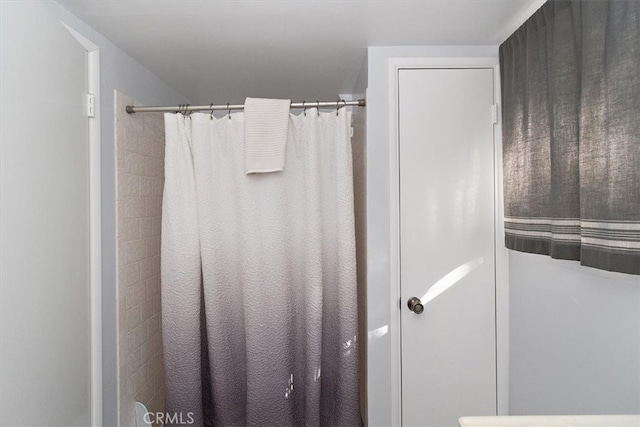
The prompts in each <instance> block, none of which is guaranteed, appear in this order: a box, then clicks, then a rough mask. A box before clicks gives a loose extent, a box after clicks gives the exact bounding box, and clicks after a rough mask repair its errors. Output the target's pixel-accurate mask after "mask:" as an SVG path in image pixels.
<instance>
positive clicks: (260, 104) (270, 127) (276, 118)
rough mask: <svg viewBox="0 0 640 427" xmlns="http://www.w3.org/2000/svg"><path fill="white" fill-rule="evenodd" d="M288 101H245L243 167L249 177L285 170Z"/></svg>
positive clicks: (254, 99) (258, 99) (289, 101)
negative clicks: (252, 174)
mask: <svg viewBox="0 0 640 427" xmlns="http://www.w3.org/2000/svg"><path fill="white" fill-rule="evenodd" d="M290 105H291V100H289V99H263V98H247V99H246V100H245V101H244V168H245V172H246V173H247V174H250V173H267V172H279V171H283V170H284V160H285V156H284V154H285V149H286V146H287V135H288V133H289V106H290Z"/></svg>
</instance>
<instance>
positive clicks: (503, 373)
mask: <svg viewBox="0 0 640 427" xmlns="http://www.w3.org/2000/svg"><path fill="white" fill-rule="evenodd" d="M388 64H389V68H388V72H389V77H388V78H389V103H390V104H389V192H390V194H389V203H390V206H389V213H390V219H391V221H390V225H391V229H390V239H389V240H390V247H389V254H390V257H389V258H390V259H389V264H390V266H389V267H390V275H389V291H390V298H389V302H390V304H391V307H390V313H391V316H390V321H389V334H390V338H391V389H392V393H391V399H392V401H391V412H392V417H393V421H394V424H395V425H398V426H401V425H402V330H401V321H400V316H401V310H402V307H403V305H402V301H401V297H400V169H399V144H400V139H399V133H398V122H399V116H398V96H399V91H398V84H399V78H398V77H399V71H400V70H401V69H442V68H458V69H465V68H467V69H469V68H492V69H493V70H494V74H493V78H494V85H493V87H494V103H495V105H497V108H498V112H500V111H501V109H500V108H501V105H500V99H501V98H500V69H499V61H498V58H497V57H469V58H460V57H450V58H447V57H433V58H415V57H408V58H389V62H388ZM493 135H494V153H493V154H494V165H495V168H494V206H495V214H494V225H495V227H494V230H495V236H494V248H495V249H494V250H495V262H496V265H495V271H496V286H495V292H496V295H495V307H496V337H495V338H496V403H497V404H496V406H497V407H496V413H497V415H506V414H507V413H508V409H509V258H508V256H509V254H508V251H507V249H506V248H505V247H504V245H502V244H500V242H502V241H503V239H504V237H503V236H504V203H503V193H502V131H501V121H500V114H497V124H494V133H493Z"/></svg>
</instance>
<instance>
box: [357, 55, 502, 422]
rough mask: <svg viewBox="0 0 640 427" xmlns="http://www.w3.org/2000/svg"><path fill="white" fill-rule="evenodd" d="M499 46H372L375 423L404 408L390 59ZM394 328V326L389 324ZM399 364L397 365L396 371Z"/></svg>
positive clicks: (370, 275) (370, 320) (371, 408)
mask: <svg viewBox="0 0 640 427" xmlns="http://www.w3.org/2000/svg"><path fill="white" fill-rule="evenodd" d="M497 55H498V47H497V46H426V47H414V46H405V47H370V48H369V49H368V80H369V86H368V91H367V329H368V331H369V334H370V335H371V337H370V338H369V342H368V356H367V364H368V373H369V375H368V380H367V381H368V386H367V390H368V400H369V401H368V418H369V425H380V426H389V425H394V423H395V422H396V414H397V411H398V410H399V409H398V408H397V407H395V406H394V405H395V404H394V403H392V402H396V401H397V394H398V391H399V388H398V386H397V385H398V384H396V383H394V380H393V378H397V377H398V376H399V372H398V371H397V368H398V367H397V365H396V364H394V363H393V362H392V349H393V347H392V345H393V344H392V343H394V342H395V341H394V340H396V339H397V337H391V335H390V333H388V332H385V327H386V328H389V325H390V322H391V317H392V315H394V316H395V315H397V313H392V310H391V307H392V302H391V301H390V298H391V297H390V287H389V283H390V262H391V256H392V254H391V253H390V230H391V216H390V199H389V197H390V188H389V182H390V180H389V162H390V159H389V105H390V99H389V65H388V62H389V59H391V58H408V57H423V58H428V57H497ZM386 330H387V331H388V329H386ZM394 370H395V371H394Z"/></svg>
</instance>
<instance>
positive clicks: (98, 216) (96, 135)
mask: <svg viewBox="0 0 640 427" xmlns="http://www.w3.org/2000/svg"><path fill="white" fill-rule="evenodd" d="M59 21H60V23H61V24H62V25H63V26H64V27H65V28H66V29H67V31H69V33H71V35H72V36H73V37H74V38H75V39H76V40H77V41H78V43H79V44H80V45H81V46H82V47H83V48H84V49H85V50H86V51H87V74H88V76H87V93H90V94H93V96H94V102H93V108H94V114H93V117H89V114H87V120H89V135H88V144H89V158H88V159H87V160H88V167H89V252H90V255H89V264H90V265H89V271H90V273H89V274H90V284H89V298H90V299H89V302H88V303H89V313H90V314H89V319H90V322H91V325H90V341H91V343H90V349H91V356H90V361H91V372H90V374H89V378H90V380H91V387H90V390H91V399H90V400H91V425H92V427H98V426H102V420H103V414H102V382H103V378H102V202H101V200H102V184H101V174H102V172H101V161H102V160H101V155H100V143H101V138H100V49H99V47H98V45H96V44H95V43H93V42H92V41H91V40H89V39H88V38H86V37H85V36H83V35H82V34H80V33H79V32H77V31H76V30H74V29H73V28H71V27H70V26H69V25H67V24H66V23H64V22H63V21H62V20H59ZM87 113H88V111H87Z"/></svg>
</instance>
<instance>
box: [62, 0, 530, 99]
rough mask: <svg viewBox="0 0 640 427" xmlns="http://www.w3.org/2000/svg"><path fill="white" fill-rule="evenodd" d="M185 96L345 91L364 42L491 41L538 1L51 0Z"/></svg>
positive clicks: (332, 94) (308, 95) (305, 95)
mask: <svg viewBox="0 0 640 427" xmlns="http://www.w3.org/2000/svg"><path fill="white" fill-rule="evenodd" d="M58 1H59V3H61V4H62V5H63V6H64V7H66V8H67V9H68V10H70V11H71V12H72V13H74V14H75V15H77V16H78V17H79V18H81V19H82V20H83V21H85V22H86V23H88V24H89V25H91V26H92V27H93V28H94V29H96V30H97V31H98V32H100V33H101V34H102V35H104V36H105V37H107V38H108V39H110V40H111V41H113V42H114V43H115V44H116V45H118V46H119V47H120V48H121V49H122V50H124V51H125V52H127V53H128V54H129V55H131V56H132V57H133V58H134V59H136V60H137V61H138V62H140V63H141V64H143V65H144V66H146V67H147V68H149V69H150V70H151V71H152V72H153V73H154V74H156V75H157V76H158V77H160V78H161V79H162V80H164V81H165V82H166V83H167V84H169V85H170V86H171V87H173V88H174V89H176V90H177V91H178V92H180V93H182V94H183V95H184V96H186V97H187V98H188V99H189V100H190V101H191V102H192V103H195V104H208V103H211V102H214V103H218V104H224V103H227V102H231V103H236V102H241V101H243V100H244V98H245V97H246V96H253V97H273V98H291V99H293V100H296V101H300V100H307V101H314V100H316V99H320V100H333V99H336V98H337V95H338V94H339V93H350V92H351V89H352V87H353V83H354V81H355V77H356V75H357V73H358V70H359V69H360V67H361V65H362V63H363V60H364V57H365V54H366V47H367V46H394V45H406V46H409V45H415V46H419V45H497V44H500V43H501V42H502V41H504V40H505V39H506V38H507V37H508V36H509V35H510V34H511V33H512V32H513V31H514V30H515V29H516V28H517V27H518V26H519V25H520V24H521V23H522V22H524V20H525V19H526V18H527V17H528V16H529V15H530V14H531V13H533V11H534V10H535V9H536V8H537V7H538V6H540V4H541V0H422V1H415V0H414V1H400V0H398V1H376V0H280V1H275V0H262V1H258V0H253V1H245V0H234V1H229V0H227V1H221V0H209V1H190V0H183V1H180V0H173V1H166V0H131V1H123V0H94V1H89V0H58Z"/></svg>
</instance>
